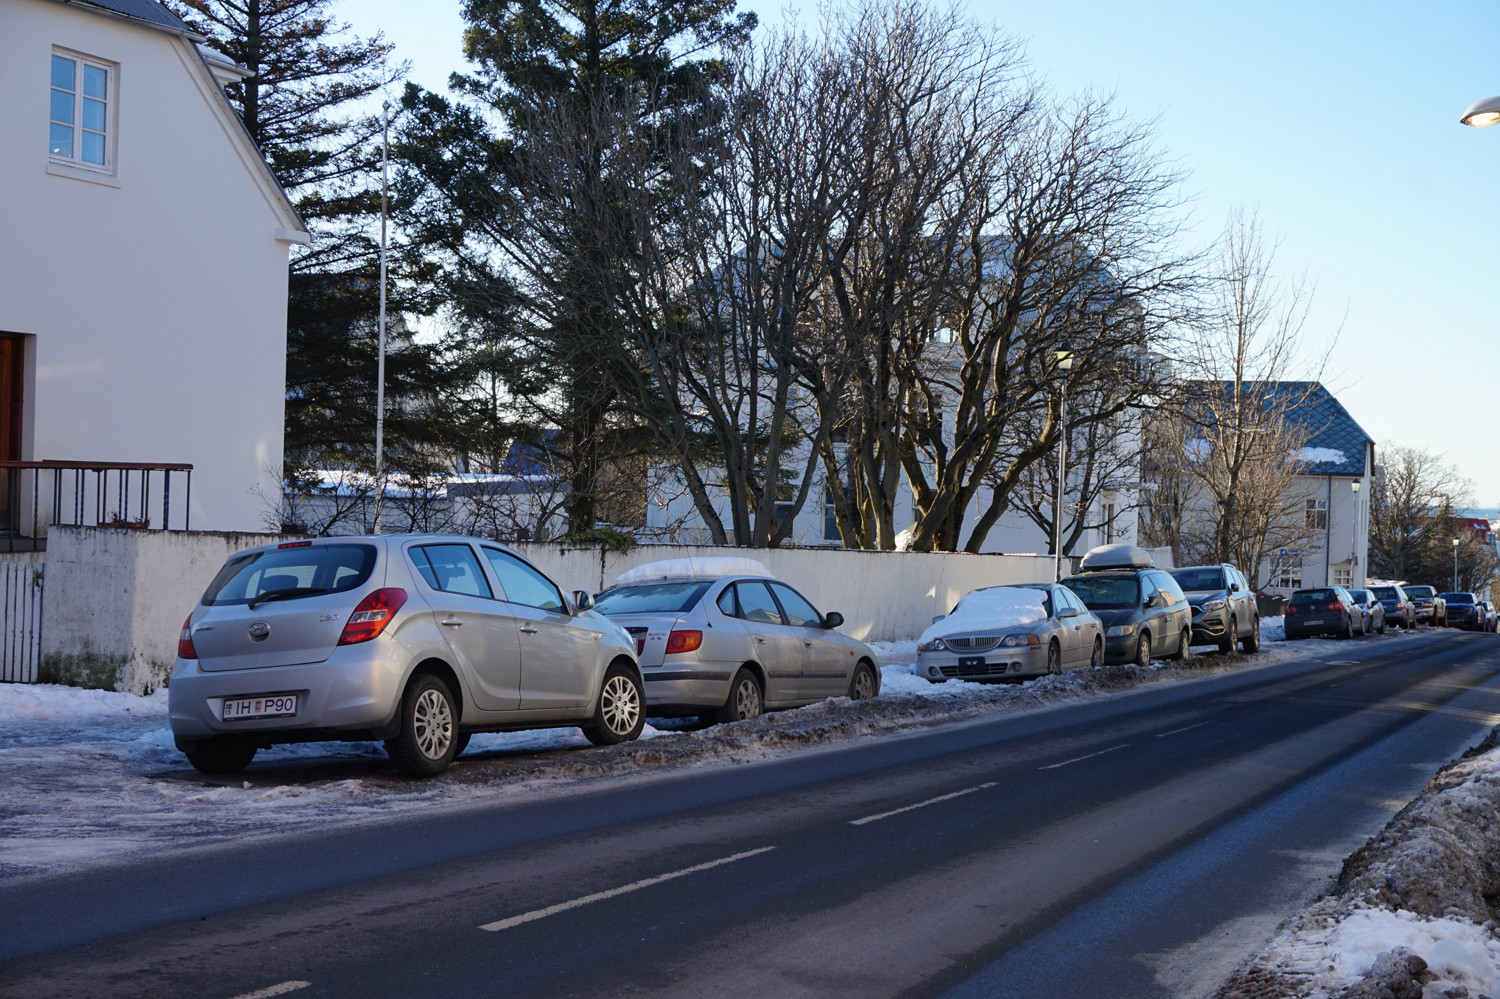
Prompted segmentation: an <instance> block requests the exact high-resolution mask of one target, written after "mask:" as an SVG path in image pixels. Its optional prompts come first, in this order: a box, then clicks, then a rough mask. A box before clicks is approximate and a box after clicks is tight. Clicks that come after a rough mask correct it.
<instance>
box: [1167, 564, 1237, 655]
mask: <svg viewBox="0 0 1500 999" xmlns="http://www.w3.org/2000/svg"><path fill="white" fill-rule="evenodd" d="M1167 572H1168V573H1169V574H1170V575H1171V577H1172V578H1173V579H1175V580H1177V585H1178V586H1181V587H1182V591H1183V592H1184V593H1185V594H1187V600H1188V606H1190V607H1191V608H1192V609H1193V644H1194V645H1217V646H1218V647H1219V651H1220V652H1233V651H1234V643H1235V642H1236V641H1238V642H1239V643H1240V647H1241V648H1243V649H1244V650H1245V651H1246V652H1256V651H1259V649H1260V612H1259V611H1258V610H1257V609H1256V606H1255V592H1254V591H1253V590H1252V589H1251V588H1250V581H1249V580H1247V579H1246V578H1245V574H1244V573H1242V572H1240V570H1239V569H1237V568H1235V567H1234V566H1232V565H1230V564H1228V563H1227V562H1224V563H1220V564H1219V565H1194V566H1185V567H1183V568H1180V569H1168V570H1167Z"/></svg>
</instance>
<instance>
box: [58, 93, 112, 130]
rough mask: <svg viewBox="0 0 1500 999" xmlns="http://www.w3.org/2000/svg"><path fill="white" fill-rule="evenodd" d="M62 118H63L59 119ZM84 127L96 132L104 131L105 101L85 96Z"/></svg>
mask: <svg viewBox="0 0 1500 999" xmlns="http://www.w3.org/2000/svg"><path fill="white" fill-rule="evenodd" d="M59 120H61V119H59ZM83 127H84V128H91V129H93V130H94V131H96V132H102V131H104V102H103V101H95V100H90V99H89V98H84V101H83Z"/></svg>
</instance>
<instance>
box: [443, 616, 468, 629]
mask: <svg viewBox="0 0 1500 999" xmlns="http://www.w3.org/2000/svg"><path fill="white" fill-rule="evenodd" d="M438 624H441V625H443V626H445V627H448V628H457V627H458V626H459V625H461V624H463V622H462V621H460V620H459V619H458V618H456V617H445V618H443V619H442V620H441V621H439V622H438Z"/></svg>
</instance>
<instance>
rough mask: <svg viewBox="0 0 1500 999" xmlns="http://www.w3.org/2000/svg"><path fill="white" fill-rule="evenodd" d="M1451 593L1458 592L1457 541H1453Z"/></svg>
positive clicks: (1455, 539)
mask: <svg viewBox="0 0 1500 999" xmlns="http://www.w3.org/2000/svg"><path fill="white" fill-rule="evenodd" d="M1453 592H1454V593H1457V592H1458V539H1457V538H1454V539H1453Z"/></svg>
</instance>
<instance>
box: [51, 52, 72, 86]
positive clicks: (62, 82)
mask: <svg viewBox="0 0 1500 999" xmlns="http://www.w3.org/2000/svg"><path fill="white" fill-rule="evenodd" d="M75 71H76V67H75V65H74V62H73V60H72V59H65V58H63V57H62V56H60V55H55V56H53V57H52V85H53V86H54V87H61V88H62V89H64V90H72V89H73V87H74V86H76V84H74V82H73V74H74V72H75Z"/></svg>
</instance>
